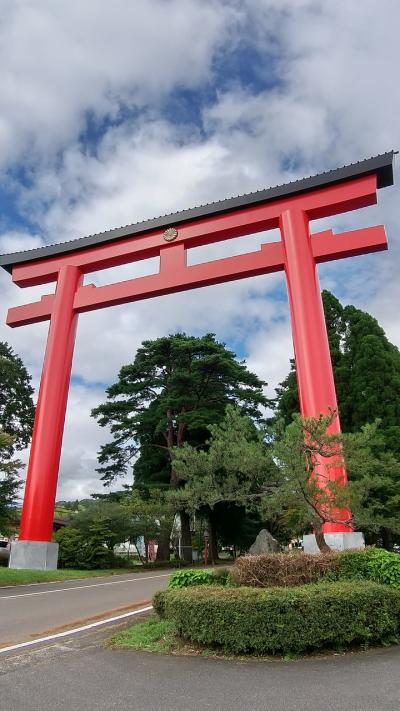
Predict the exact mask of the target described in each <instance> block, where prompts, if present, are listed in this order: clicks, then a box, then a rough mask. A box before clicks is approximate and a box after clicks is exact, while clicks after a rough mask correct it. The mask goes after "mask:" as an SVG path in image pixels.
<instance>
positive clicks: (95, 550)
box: [54, 521, 116, 570]
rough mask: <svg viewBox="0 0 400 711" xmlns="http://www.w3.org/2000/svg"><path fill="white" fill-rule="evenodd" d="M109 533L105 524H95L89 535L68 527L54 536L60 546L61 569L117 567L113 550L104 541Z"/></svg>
mask: <svg viewBox="0 0 400 711" xmlns="http://www.w3.org/2000/svg"><path fill="white" fill-rule="evenodd" d="M108 535H109V531H108V530H107V527H106V526H105V525H104V523H102V522H101V521H100V522H94V523H93V524H92V525H91V527H90V531H89V533H88V534H84V533H83V532H82V531H80V530H79V529H77V528H73V527H72V526H66V527H65V528H61V529H60V530H59V531H57V533H55V534H54V540H55V541H56V542H57V543H58V544H59V551H58V565H59V566H60V568H81V569H88V570H91V569H94V568H108V567H112V566H113V565H115V563H116V560H115V558H114V555H113V552H112V550H109V549H108V548H107V547H106V545H105V543H104V541H105V539H106V538H107V536H108Z"/></svg>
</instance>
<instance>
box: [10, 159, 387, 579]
mask: <svg viewBox="0 0 400 711" xmlns="http://www.w3.org/2000/svg"><path fill="white" fill-rule="evenodd" d="M392 162H393V152H390V153H387V154H384V155H382V156H377V157H376V158H371V159H368V160H365V161H362V162H360V163H357V164H354V165H352V166H345V167H344V168H341V169H338V170H334V171H330V172H328V173H324V174H321V175H318V176H314V177H312V178H307V179H305V180H300V181H297V182H295V183H289V184H288V185H283V186H278V187H277V188H272V189H268V190H264V191H260V192H258V193H252V194H250V195H245V196H241V197H240V198H232V199H230V200H225V201H222V202H220V203H214V204H212V205H208V206H204V207H200V208H195V209H193V210H185V211H183V212H180V213H175V214H173V215H168V216H166V217H164V218H157V219H156V220H149V221H147V222H144V223H139V224H137V225H130V226H128V227H126V228H121V229H119V230H111V231H109V232H105V233H101V234H100V235H93V236H90V237H86V238H82V239H78V240H73V241H71V242H67V243H66V244H61V245H53V246H49V247H43V248H40V249H37V250H31V251H28V252H21V253H16V254H11V255H3V256H1V257H0V266H3V267H4V268H5V269H6V270H7V271H9V272H11V273H12V278H13V281H14V282H15V283H16V284H17V285H18V286H20V287H28V286H33V285H37V284H44V283H51V282H56V290H55V293H53V294H49V295H47V296H43V297H42V298H41V300H40V301H38V302H35V303H31V304H26V305H23V306H17V307H14V308H10V309H9V312H8V317H7V323H8V325H10V326H12V327H16V326H22V325H27V324H33V323H37V322H39V321H45V320H50V328H49V335H48V341H47V348H46V354H45V360H44V366H43V372H42V378H41V385H40V391H39V399H38V404H37V408H36V417H35V424H34V431H33V437H32V445H31V451H30V459H29V466H28V474H27V483H26V489H25V497H24V505H23V512H22V518H21V531H20V539H19V540H20V542H21V544H23V543H24V542H26V543H27V544H28V542H29V544H31V543H32V545H34V546H36V548H35V551H36V550H40V546H41V544H43V546H48V545H50V544H49V542H50V541H51V536H52V524H53V515H54V502H55V496H56V487H57V477H58V468H59V461H60V454H61V445H62V436H63V429H64V419H65V412H66V405H67V399H68V390H69V381H70V374H71V366H72V358H73V349H74V341H75V332H76V325H77V317H78V314H80V313H83V312H85V311H92V310H94V309H100V308H104V307H106V306H113V305H116V304H123V303H128V302H133V301H138V300H140V299H146V298H151V297H153V296H161V295H166V294H170V293H174V292H178V291H184V290H187V289H192V288H196V287H201V286H207V285H211V284H218V283H222V282H226V281H231V280H234V279H242V278H246V277H249V276H256V275H261V274H267V273H272V272H277V271H282V270H284V272H285V275H286V280H287V286H288V294H289V303H290V313H291V321H292V334H293V342H294V350H295V358H296V370H297V378H298V386H299V395H300V406H301V413H302V415H303V416H306V417H312V416H318V415H320V414H321V413H324V414H326V413H328V412H329V411H330V410H337V401H336V393H335V385H334V380H333V372H332V365H331V360H330V354H329V344H328V338H327V332H326V325H325V319H324V314H323V308H322V301H321V294H320V288H319V284H318V277H317V271H316V265H317V264H319V263H321V262H326V261H331V260H333V259H341V258H344V257H350V256H355V255H358V254H365V253H367V252H374V251H379V250H384V249H387V241H386V235H385V230H384V228H383V227H382V226H376V227H369V228H364V229H360V230H354V231H351V232H345V233H342V234H337V235H334V234H333V233H332V231H331V230H327V231H324V232H321V233H317V234H313V235H312V234H310V228H309V223H310V221H312V220H314V219H318V218H321V217H328V216H332V215H336V214H339V213H342V212H347V211H349V210H355V209H358V208H361V207H365V206H368V205H372V204H375V203H376V201H377V189H378V188H381V187H385V186H387V185H391V184H392V183H393V171H392ZM274 228H279V229H280V233H281V240H280V241H279V242H273V243H268V244H262V245H261V248H260V249H259V250H257V251H254V252H250V253H247V254H242V255H238V256H235V257H227V258H224V259H218V260H214V261H209V262H206V263H203V264H196V265H192V266H187V263H186V254H187V249H190V248H193V247H197V246H201V245H205V244H210V243H213V242H217V241H223V240H227V239H231V238H233V237H239V236H245V235H248V234H253V233H255V232H263V231H266V230H270V229H274ZM157 255H159V257H160V268H159V273H157V274H153V275H150V276H146V277H140V278H136V279H129V280H126V281H122V282H118V283H115V284H107V285H105V286H100V287H95V286H94V285H93V284H88V285H83V278H84V275H85V274H89V273H91V272H95V271H98V270H102V269H107V268H110V267H114V266H117V265H121V264H126V263H129V262H134V261H139V260H142V259H147V258H149V257H154V256H157ZM331 430H332V432H339V431H340V425H339V420H338V418H337V419H336V420H335V422H334V423H333V424H332V427H331ZM325 476H326V475H324V477H322V476H321V481H320V485H321V487H323V486H324V481H323V479H324V480H325ZM328 476H329V478H330V479H333V480H335V481H337V482H340V483H343V484H345V483H346V481H347V478H346V472H345V471H344V469H343V468H341V467H337V468H336V469H330V470H329V473H328ZM350 516H351V515H350V512H349V511H348V510H340V511H335V516H334V519H335V522H332V523H326V524H324V527H323V529H324V532H325V533H346V532H351V530H352V529H351V527H350V526H349V523H348V522H349V519H350ZM53 545H54V544H53ZM43 546H42V547H43ZM20 548H21V546H20ZM28 548H29V546H28ZM25 549H27V546H25ZM16 550H17V549H15V551H16ZM46 550H47V549H46ZM35 555H36V553H35ZM24 556H25V557H24V561H25V562H24V564H26V551H25V554H24ZM39 557H40V556H39ZM17 558H18V556H17V554H16V552H14V560H17ZM28 558H29V555H28ZM35 560H36V559H35ZM11 564H12V561H11ZM38 565H39V567H49V566H50V565H54V558H53V562H52V563H48V561H47V558H46V560H45V562H42V563H40V564H38ZM26 567H28V566H26ZM35 567H36V566H35Z"/></svg>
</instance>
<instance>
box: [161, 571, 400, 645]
mask: <svg viewBox="0 0 400 711" xmlns="http://www.w3.org/2000/svg"><path fill="white" fill-rule="evenodd" d="M154 607H155V609H156V611H157V612H158V613H161V616H162V617H163V618H164V619H167V620H169V621H171V622H173V623H174V624H175V625H176V628H177V630H178V632H179V634H180V635H181V636H182V637H183V638H184V639H189V640H192V641H194V642H200V643H202V644H216V645H220V646H221V647H222V648H223V649H224V650H225V651H228V652H233V653H234V654H238V653H243V652H256V653H258V654H266V653H274V654H275V653H280V654H293V653H295V654H299V653H302V652H306V651H308V650H314V649H320V648H325V647H334V648H338V647H341V648H343V647H348V646H349V645H351V644H363V645H366V644H370V643H373V642H393V641H396V640H397V639H398V636H399V633H400V622H399V620H400V592H399V591H397V590H395V589H391V588H389V587H388V586H384V585H378V584H377V583H373V582H367V581H357V582H350V581H349V582H347V581H344V582H333V583H331V582H327V583H318V584H313V585H306V586H303V587H294V588H273V589H266V590H259V589H256V588H229V587H215V586H214V587H207V586H200V587H197V588H191V587H188V588H183V589H178V590H167V591H162V592H159V593H157V596H156V598H155V600H154Z"/></svg>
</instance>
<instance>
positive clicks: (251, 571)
mask: <svg viewBox="0 0 400 711" xmlns="http://www.w3.org/2000/svg"><path fill="white" fill-rule="evenodd" d="M337 568H338V562H337V556H336V555H335V554H332V555H307V554H305V553H274V554H271V555H246V556H241V557H240V558H237V559H236V561H235V563H234V565H233V568H232V570H231V573H230V577H231V579H232V581H233V582H234V583H236V585H246V586H250V587H256V588H271V587H290V586H293V585H305V584H306V583H315V582H317V581H318V580H320V579H321V578H323V577H324V576H325V575H326V574H327V573H332V572H333V571H336V570H337Z"/></svg>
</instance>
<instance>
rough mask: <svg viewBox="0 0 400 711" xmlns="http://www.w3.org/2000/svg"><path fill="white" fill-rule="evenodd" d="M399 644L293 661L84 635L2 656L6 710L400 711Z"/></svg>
mask: <svg viewBox="0 0 400 711" xmlns="http://www.w3.org/2000/svg"><path fill="white" fill-rule="evenodd" d="M399 669H400V648H398V647H397V648H393V649H381V650H376V651H372V652H367V653H360V654H353V655H347V656H330V657H323V658H319V659H307V660H302V661H296V662H280V661H279V662H278V661H276V662H275V661H272V662H271V661H269V662H257V661H249V662H246V661H245V662H239V661H238V662H226V661H220V660H211V659H203V658H198V657H195V658H193V657H166V656H158V655H151V654H146V653H139V652H129V651H113V650H110V649H106V648H104V646H103V645H102V641H101V640H100V639H98V638H97V639H96V638H95V637H94V636H91V635H86V636H83V637H81V638H79V639H77V638H75V639H74V640H70V641H68V642H66V643H64V644H60V645H53V646H50V647H48V648H42V649H37V650H34V651H31V652H27V653H24V654H20V655H9V656H7V657H6V658H4V657H3V658H1V657H0V676H1V679H0V688H1V694H0V709H1V711H25V710H27V711H67V710H68V711H70V710H71V709H85V711H247V710H248V711H336V709H338V710H339V709H346V711H399V708H400V674H399Z"/></svg>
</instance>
